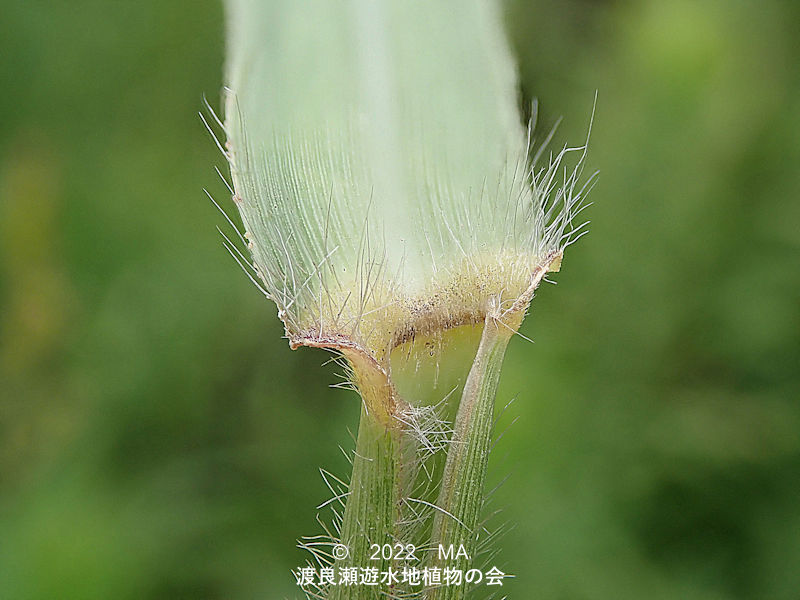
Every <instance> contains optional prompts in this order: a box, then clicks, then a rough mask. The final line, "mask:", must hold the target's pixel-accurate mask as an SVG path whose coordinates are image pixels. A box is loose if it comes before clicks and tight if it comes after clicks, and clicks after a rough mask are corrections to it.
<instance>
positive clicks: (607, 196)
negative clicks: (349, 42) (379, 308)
mask: <svg viewBox="0 0 800 600" xmlns="http://www.w3.org/2000/svg"><path fill="white" fill-rule="evenodd" d="M507 17H508V18H507V20H508V23H509V28H510V32H511V37H512V41H513V45H514V47H515V50H516V53H517V55H518V57H519V61H520V70H521V74H522V81H523V88H524V92H525V94H526V97H532V96H536V97H538V98H539V101H540V106H541V111H540V114H541V119H540V122H541V123H542V124H543V125H544V126H545V127H549V126H550V125H552V124H553V123H554V122H555V119H556V118H557V117H558V116H559V115H562V114H563V115H564V116H565V117H566V119H565V123H564V125H563V126H562V128H561V129H560V131H559V134H558V135H557V143H558V144H560V143H563V142H564V141H565V140H580V139H581V138H582V136H583V135H584V132H585V128H586V123H587V120H588V115H589V112H590V109H591V103H592V98H593V95H594V91H595V90H598V92H599V100H598V104H597V115H596V119H595V129H594V132H593V137H592V143H591V153H590V164H589V166H590V168H592V169H594V168H596V169H600V171H601V175H600V183H599V185H598V186H597V188H596V189H595V191H594V192H593V194H592V200H593V201H594V202H595V205H594V206H593V207H592V208H591V209H590V210H589V212H590V218H591V219H592V222H593V224H592V232H591V234H590V235H589V236H587V237H586V238H584V239H583V240H581V242H580V243H579V244H578V245H576V246H575V247H573V248H571V250H570V252H569V254H568V256H567V258H566V260H565V266H564V269H563V271H562V273H561V274H559V275H558V282H559V286H558V287H557V288H555V287H552V286H546V287H545V288H544V289H542V290H541V291H540V293H539V295H538V297H537V299H536V301H535V303H534V310H533V313H532V315H531V317H529V319H528V320H527V321H526V323H525V325H524V326H523V333H525V334H526V335H527V336H530V337H532V338H534V339H535V341H536V343H535V344H526V343H524V342H523V341H522V340H517V341H515V342H514V343H513V344H512V347H511V349H510V352H509V355H508V359H507V365H506V368H505V372H504V379H503V382H502V386H501V390H500V399H499V401H500V403H502V404H505V402H507V401H508V400H510V399H511V398H516V402H515V403H514V404H513V405H512V407H511V408H510V409H509V411H508V414H507V415H506V416H505V417H504V419H505V420H510V419H513V418H514V417H518V421H517V423H516V424H514V425H513V426H512V427H511V428H510V429H509V430H508V433H507V434H506V435H505V437H504V438H503V440H502V442H501V443H500V444H499V447H498V450H497V451H496V453H495V455H494V459H493V466H492V478H493V479H494V480H495V481H499V480H500V479H502V478H503V477H505V476H506V475H510V478H509V479H508V481H507V482H506V483H505V485H504V486H503V487H502V488H501V489H500V491H499V492H498V493H497V494H496V496H495V497H494V500H493V504H492V506H493V507H504V508H505V512H504V513H503V516H502V518H501V520H500V522H503V521H505V522H508V523H509V524H510V525H512V526H513V528H512V529H511V531H510V532H509V533H508V534H507V535H506V536H505V538H504V541H503V542H502V547H503V552H502V555H501V562H500V564H501V566H503V567H504V570H506V571H507V572H511V573H514V574H516V575H517V579H516V580H515V581H513V582H511V583H509V584H508V586H507V590H508V592H509V594H510V595H511V597H513V598H520V599H522V598H543V599H550V598H554V599H565V600H566V599H607V598H614V599H641V598H655V599H660V598H664V599H667V598H670V599H671V598H680V599H690V600H695V599H697V600H700V599H703V600H727V599H762V598H775V599H787V600H789V599H796V598H799V597H800V403H799V402H798V397H800V368H799V367H800V202H798V200H799V198H798V191H799V190H800V169H799V167H798V165H800V69H799V68H798V64H800V43H799V42H798V36H797V31H798V26H800V4H799V3H797V2H789V1H786V2H777V1H776V2H763V3H754V2H737V1H733V2H730V1H722V0H720V1H718V2H713V1H701V2H689V1H675V2H659V1H656V0H653V1H650V2H623V1H616V2H612V1H606V2H599V1H598V2H590V1H588V0H567V1H560V2H559V1H556V0H550V1H540V2H523V1H521V0H513V1H510V2H509V3H508V4H507ZM299 34H302V32H299ZM222 56H223V22H222V10H221V7H220V5H219V4H218V2H216V1H214V0H203V1H197V0H196V1H194V2H156V1H154V0H148V1H142V2H136V3H133V2H130V3H127V2H108V1H99V0H94V1H92V0H82V1H80V2H65V1H50V2H40V1H33V0H32V1H29V2H21V1H15V2H9V1H8V0H4V1H3V2H1V3H0V84H1V85H2V89H3V91H4V93H3V94H2V95H0V115H2V118H0V311H1V312H0V315H1V316H0V319H1V321H0V382H1V385H0V599H2V600H5V599H11V600H16V599H28V598H31V599H32V598H37V599H39V598H40V599H48V600H50V599H56V598H59V599H60V598H69V599H72V598H75V599H78V598H80V599H95V598H96V599H107V598H114V599H115V600H122V599H126V598H131V599H137V600H148V599H153V600H155V599H177V598H181V599H182V598H186V599H209V600H211V599H231V600H238V599H249V598H294V597H297V596H298V594H297V593H296V588H295V587H294V580H293V578H292V576H291V575H290V574H289V569H291V568H293V567H296V566H297V565H298V564H299V563H300V562H301V561H303V560H304V559H305V556H304V555H303V553H302V552H301V551H300V550H297V549H296V548H295V540H296V538H297V537H298V536H300V535H303V534H314V533H318V531H319V528H318V526H317V525H316V523H315V522H314V516H315V509H314V507H315V505H316V504H318V503H320V502H322V501H323V500H325V499H326V498H327V497H328V496H327V490H326V488H325V487H324V485H323V483H322V480H321V478H320V477H319V475H318V473H317V469H318V468H319V467H320V466H323V467H326V468H328V469H330V470H332V471H333V472H335V473H338V474H341V475H344V474H346V472H347V468H346V467H347V465H346V461H345V459H344V457H343V455H342V453H341V452H340V451H339V450H338V448H337V446H338V445H343V446H344V447H345V448H350V447H351V441H350V437H349V433H348V428H350V429H353V428H354V427H355V424H356V420H357V415H358V406H359V405H358V401H357V399H356V397H355V396H354V395H353V394H352V393H349V392H346V391H341V390H329V389H327V387H326V386H327V385H328V384H332V383H335V382H337V381H338V380H337V378H336V373H337V370H338V368H337V367H335V366H333V365H328V366H324V365H323V363H324V362H325V361H327V360H328V358H329V355H328V354H326V353H324V352H321V351H313V350H301V351H298V352H291V351H289V349H288V348H287V346H286V343H285V340H283V339H281V335H282V329H281V327H280V326H279V323H278V320H277V318H276V316H275V309H274V307H273V306H271V305H270V304H268V303H267V302H265V301H264V300H263V299H262V298H261V297H260V295H259V294H258V292H257V291H256V290H255V288H254V287H253V286H252V285H251V284H250V283H249V282H248V281H247V279H246V278H245V277H244V275H243V274H242V273H241V271H240V270H239V269H238V267H236V265H235V264H234V263H233V261H232V260H231V259H230V257H229V256H228V255H227V253H226V252H225V250H224V249H223V248H222V246H221V243H220V238H219V236H218V235H217V233H216V231H215V226H217V225H220V224H222V219H221V217H220V216H219V214H218V213H217V212H216V210H215V209H214V208H213V206H212V205H211V204H210V203H209V202H208V201H207V200H206V199H205V197H204V195H203V193H202V188H203V187H207V188H208V189H209V190H210V192H211V193H212V194H213V195H214V196H215V197H217V198H219V199H225V197H226V192H225V189H224V186H223V184H222V183H221V182H220V181H219V179H218V178H217V176H216V175H215V173H214V171H213V166H214V165H219V166H220V167H223V166H224V165H222V161H221V158H220V156H219V154H218V153H217V151H216V150H215V148H214V146H213V144H212V142H211V140H210V138H209V136H208V134H207V133H206V132H205V130H204V129H203V127H202V125H201V123H200V120H199V118H198V117H197V111H198V110H200V109H201V105H202V103H201V99H202V94H203V93H205V94H207V95H208V97H209V98H210V99H211V100H212V103H213V104H217V102H216V99H217V98H218V97H219V91H220V86H221V71H222ZM226 206H228V207H229V206H230V205H229V203H227V202H226Z"/></svg>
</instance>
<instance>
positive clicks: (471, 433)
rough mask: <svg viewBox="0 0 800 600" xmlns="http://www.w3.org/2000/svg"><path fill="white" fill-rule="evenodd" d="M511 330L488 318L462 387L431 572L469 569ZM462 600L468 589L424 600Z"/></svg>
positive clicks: (437, 592) (439, 590)
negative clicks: (449, 552)
mask: <svg viewBox="0 0 800 600" xmlns="http://www.w3.org/2000/svg"><path fill="white" fill-rule="evenodd" d="M515 320H517V319H515ZM514 325H516V326H518V325H519V323H518V322H517V323H514ZM515 329H516V327H513V328H512V327H510V326H508V325H507V324H505V323H503V322H501V321H499V320H498V319H497V318H496V317H495V316H493V315H491V314H490V315H487V317H486V321H485V324H484V328H483V334H482V336H481V341H480V345H479V346H478V352H477V354H476V356H475V360H474V362H473V364H472V368H471V369H470V372H469V375H468V377H467V381H466V384H465V385H464V392H463V394H462V397H461V404H460V405H459V408H458V413H457V415H456V419H455V423H454V425H453V436H452V443H451V444H450V448H449V450H448V453H447V462H446V463H445V468H444V473H443V475H442V484H441V488H440V490H439V498H438V501H437V507H438V509H439V510H438V511H437V513H436V515H435V516H434V520H433V531H432V536H431V551H432V555H431V562H432V563H433V564H434V565H435V566H439V567H442V568H444V567H450V568H453V569H459V570H462V571H464V572H466V570H467V569H469V568H470V566H471V564H472V559H473V557H474V555H475V551H476V547H477V539H478V527H479V518H480V512H481V507H482V505H483V487H484V481H485V479H486V469H487V465H488V460H489V445H490V441H491V430H492V422H493V412H494V399H495V395H496V393H497V385H498V382H499V380H500V368H501V366H502V364H503V357H504V355H505V351H506V347H507V346H508V341H509V339H510V338H511V335H512V334H513V332H514V330H515ZM462 545H463V548H464V549H465V550H466V554H467V555H468V556H467V557H465V556H464V555H463V554H461V555H458V556H456V554H458V549H459V547H460V546H462ZM440 546H441V547H443V548H444V549H445V550H448V549H450V548H452V549H454V550H455V551H456V552H455V553H454V554H453V555H452V557H451V558H449V559H444V557H439V555H438V548H439V547H440ZM445 560H446V563H445ZM465 594H466V583H463V584H462V585H460V586H456V585H449V586H442V587H436V588H432V589H430V590H428V593H427V596H426V598H427V599H428V600H460V599H461V598H464V596H465Z"/></svg>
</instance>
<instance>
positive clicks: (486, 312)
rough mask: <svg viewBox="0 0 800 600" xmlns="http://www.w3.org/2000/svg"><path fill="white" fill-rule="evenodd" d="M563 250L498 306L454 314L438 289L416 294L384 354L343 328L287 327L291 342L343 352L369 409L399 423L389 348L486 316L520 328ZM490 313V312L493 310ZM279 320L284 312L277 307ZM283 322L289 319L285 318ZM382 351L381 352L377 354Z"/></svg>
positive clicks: (483, 319)
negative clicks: (325, 331) (291, 329)
mask: <svg viewBox="0 0 800 600" xmlns="http://www.w3.org/2000/svg"><path fill="white" fill-rule="evenodd" d="M561 258H562V253H561V252H560V251H553V252H550V253H549V254H548V255H547V256H545V258H544V259H543V260H542V261H541V262H540V263H539V265H537V266H536V267H535V268H534V269H533V271H532V272H531V276H530V279H529V284H528V287H527V288H526V289H525V291H524V292H523V293H522V295H520V296H519V297H518V298H517V299H516V300H515V301H514V302H513V303H512V305H511V306H510V307H509V308H507V309H505V310H500V308H499V307H498V306H495V305H490V302H489V300H488V299H487V301H486V302H484V304H482V305H481V306H478V307H476V308H475V310H472V311H462V312H459V313H458V314H455V315H453V314H450V313H449V312H447V311H446V308H447V307H446V306H442V304H441V303H440V302H439V301H438V298H437V297H436V296H438V295H435V297H434V298H432V299H430V300H418V301H415V302H413V303H412V306H411V307H409V308H410V310H409V311H408V314H409V315H410V317H411V318H410V320H409V321H408V322H406V323H400V324H399V325H400V326H401V327H400V328H398V329H396V330H395V331H393V332H392V335H391V336H390V338H389V343H388V347H387V348H383V349H380V350H381V352H380V354H376V352H375V351H373V350H371V349H369V348H366V347H364V346H363V345H361V344H359V343H358V342H357V341H355V340H354V339H353V338H351V337H349V336H347V335H344V334H340V333H330V334H322V333H319V332H317V331H304V332H302V333H299V334H294V335H293V334H291V333H290V332H289V330H288V326H287V329H286V333H287V337H288V338H289V346H290V347H291V348H292V350H296V349H297V348H299V347H300V346H308V347H311V348H326V349H330V350H337V351H339V352H341V353H342V354H343V355H344V356H345V357H346V358H347V360H348V361H349V363H350V365H351V367H352V368H353V372H354V375H355V382H354V383H355V384H356V385H357V386H358V388H359V391H360V392H361V395H362V398H363V399H364V403H365V406H366V408H367V411H368V412H370V413H371V414H373V415H374V416H375V417H376V418H377V419H378V420H379V421H380V422H382V423H384V424H385V425H386V427H387V428H389V427H397V426H398V421H397V420H396V419H394V415H396V414H397V411H398V409H400V408H402V407H404V406H407V403H406V401H405V400H403V399H402V398H401V397H400V396H399V394H398V393H397V390H396V389H395V387H394V384H393V383H392V380H391V367H390V365H389V364H388V361H389V356H390V353H391V350H393V349H394V348H397V347H398V346H401V345H402V344H405V343H407V342H410V341H413V340H414V338H415V337H416V336H417V335H431V334H435V333H441V332H444V331H447V330H450V329H454V328H456V327H461V326H463V325H478V324H483V323H485V322H486V320H487V317H488V318H489V319H493V320H495V321H499V322H501V323H503V325H505V327H506V328H507V329H508V330H510V331H511V332H514V331H516V330H517V329H518V328H519V326H520V324H521V323H522V319H523V317H524V316H525V311H527V309H528V306H529V305H530V302H531V300H532V299H533V294H534V292H535V291H536V288H537V287H538V286H539V284H540V283H541V281H542V279H543V278H544V276H545V274H546V273H548V272H549V271H557V270H558V269H559V268H560V266H561ZM490 313H491V314H490ZM279 316H280V317H281V320H284V318H283V317H284V315H282V314H280V313H279ZM284 323H285V321H284ZM379 357H381V358H379Z"/></svg>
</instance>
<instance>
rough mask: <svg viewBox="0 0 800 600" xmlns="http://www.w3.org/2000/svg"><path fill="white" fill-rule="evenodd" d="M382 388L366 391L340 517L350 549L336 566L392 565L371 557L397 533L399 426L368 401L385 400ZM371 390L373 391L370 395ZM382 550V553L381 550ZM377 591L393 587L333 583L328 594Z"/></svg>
mask: <svg viewBox="0 0 800 600" xmlns="http://www.w3.org/2000/svg"><path fill="white" fill-rule="evenodd" d="M378 390H382V392H383V393H390V392H389V388H388V387H380V386H379V387H375V386H368V385H364V386H362V387H361V388H360V391H361V394H362V396H363V397H364V398H363V399H364V403H363V405H362V409H361V421H360V423H359V427H358V440H357V442H356V451H355V455H354V457H353V473H352V476H351V478H350V488H349V493H348V496H347V503H346V506H345V510H344V515H343V518H342V524H341V531H340V543H341V544H342V545H343V546H344V547H346V548H347V549H348V551H349V554H348V556H347V557H346V558H341V559H339V560H337V561H336V566H337V568H338V569H337V570H338V571H341V570H342V569H344V568H347V567H356V568H361V567H367V566H369V567H376V568H377V569H378V571H379V572H380V571H385V570H386V569H387V568H388V561H384V560H383V559H380V560H370V556H371V555H372V554H373V552H372V551H370V547H371V546H372V545H373V544H378V545H383V544H390V543H391V542H392V541H393V539H394V529H395V523H396V521H397V501H396V495H397V487H396V478H397V475H398V473H397V468H396V463H397V460H396V456H397V450H396V446H397V440H396V439H395V437H396V435H397V431H396V430H395V429H394V428H392V427H390V426H387V423H386V422H385V420H384V419H383V418H380V416H381V415H379V414H376V412H370V410H369V408H368V407H370V406H377V405H380V404H382V403H383V401H384V400H385V399H384V398H375V397H372V395H374V394H375V393H376V392H378ZM367 396H369V397H367ZM379 556H380V554H379ZM378 592H386V593H388V592H390V589H389V588H388V586H364V585H351V586H335V587H333V586H332V587H331V588H330V591H329V593H328V596H327V598H328V599H329V600H367V599H368V598H375V594H376V593H378Z"/></svg>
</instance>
